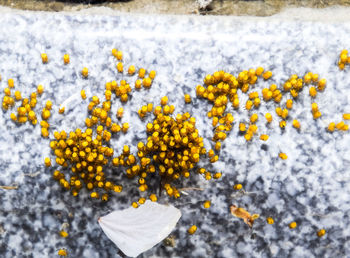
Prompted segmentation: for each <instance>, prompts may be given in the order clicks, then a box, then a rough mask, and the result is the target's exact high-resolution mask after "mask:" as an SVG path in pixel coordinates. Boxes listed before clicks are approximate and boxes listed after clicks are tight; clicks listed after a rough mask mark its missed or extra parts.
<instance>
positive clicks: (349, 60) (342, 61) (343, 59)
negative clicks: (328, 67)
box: [338, 49, 350, 70]
mask: <svg viewBox="0 0 350 258" xmlns="http://www.w3.org/2000/svg"><path fill="white" fill-rule="evenodd" d="M347 64H350V56H348V51H347V50H346V49H343V50H342V51H341V52H340V55H339V61H338V67H339V69H340V70H343V69H344V68H345V66H346V65H347Z"/></svg>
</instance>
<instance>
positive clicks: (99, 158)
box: [50, 125, 122, 201]
mask: <svg viewBox="0 0 350 258" xmlns="http://www.w3.org/2000/svg"><path fill="white" fill-rule="evenodd" d="M96 132H97V135H96V136H95V137H94V136H93V130H92V129H91V128H88V129H86V130H85V131H84V132H83V131H82V130H80V129H79V128H78V129H76V130H75V131H71V132H70V133H69V135H67V133H66V132H65V131H61V132H57V131H55V132H54V137H55V140H53V141H51V142H50V147H51V149H52V151H53V153H54V155H55V156H56V163H57V164H58V165H60V166H62V167H63V168H65V167H68V166H70V168H71V171H72V176H71V177H70V178H69V179H66V177H65V175H64V174H63V173H62V172H60V171H58V170H55V171H54V172H53V177H54V179H56V180H57V181H58V182H59V183H60V185H61V186H62V187H63V188H65V189H67V190H71V192H72V194H73V196H77V195H78V193H79V191H80V190H81V188H82V187H83V186H84V185H85V187H86V188H87V189H88V190H89V191H92V192H91V194H90V196H91V197H92V198H99V196H100V195H99V193H98V192H97V191H93V190H94V189H95V188H97V189H100V190H101V191H103V190H105V191H107V192H108V191H114V192H121V190H122V187H121V186H120V185H116V184H114V183H112V182H111V181H109V180H107V178H106V175H105V173H104V167H105V166H106V165H108V163H109V162H110V161H111V159H112V157H113V154H114V150H113V149H112V148H110V147H108V146H105V145H104V144H106V143H108V141H109V139H110V136H111V133H110V132H109V131H108V130H104V129H103V126H101V125H100V126H98V127H97V129H96ZM101 199H102V200H103V201H107V200H108V194H107V193H105V194H103V195H102V196H101Z"/></svg>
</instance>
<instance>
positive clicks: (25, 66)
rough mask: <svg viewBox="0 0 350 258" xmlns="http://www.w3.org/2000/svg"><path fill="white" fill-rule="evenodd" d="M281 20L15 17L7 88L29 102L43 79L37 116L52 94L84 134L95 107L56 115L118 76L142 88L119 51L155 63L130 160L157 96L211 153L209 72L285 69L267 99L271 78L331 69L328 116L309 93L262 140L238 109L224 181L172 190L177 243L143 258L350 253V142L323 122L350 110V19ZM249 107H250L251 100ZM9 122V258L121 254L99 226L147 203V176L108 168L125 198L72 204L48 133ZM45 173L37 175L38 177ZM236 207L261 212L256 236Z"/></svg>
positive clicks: (69, 126)
mask: <svg viewBox="0 0 350 258" xmlns="http://www.w3.org/2000/svg"><path fill="white" fill-rule="evenodd" d="M280 19H281V18H269V19H249V18H247V19H244V18H229V17H183V16H178V17H174V16H157V17H152V16H127V15H116V16H102V15H96V16H93V15H81V16H80V15H77V14H54V13H31V12H20V13H15V12H11V13H5V12H4V13H2V14H1V16H0V24H1V26H0V74H1V76H2V78H3V81H1V82H0V85H1V88H2V89H3V88H4V87H5V85H6V81H7V79H8V78H11V77H12V78H14V79H15V85H16V86H15V88H16V89H19V90H21V91H22V92H23V95H24V96H27V95H28V94H29V93H30V92H31V91H33V90H34V89H35V87H36V85H38V84H43V85H44V87H45V93H44V94H43V96H42V97H40V98H38V100H39V101H38V107H37V108H36V110H41V108H42V106H43V105H44V103H45V101H46V100H48V99H51V100H53V102H54V104H55V105H54V110H55V112H54V115H53V116H52V117H51V118H50V123H51V124H52V125H55V126H56V127H57V128H58V129H60V130H62V129H65V130H73V129H75V128H77V127H82V128H83V127H84V118H85V116H86V114H87V112H86V110H87V103H88V102H87V100H86V101H83V100H82V101H79V102H77V103H75V105H73V106H71V108H70V109H69V110H67V112H66V114H65V115H64V116H61V115H59V114H58V113H57V110H58V105H59V104H60V103H62V102H63V101H64V100H65V99H66V98H67V97H69V96H70V95H72V94H76V93H79V92H80V90H81V89H87V91H88V97H91V96H92V94H97V95H98V96H101V97H102V96H103V89H104V84H105V82H107V81H111V80H113V79H117V80H120V79H122V78H125V79H127V80H128V81H130V82H133V81H134V80H135V77H132V78H130V77H128V76H121V75H120V74H118V73H117V72H116V69H115V64H116V61H115V60H114V58H113V57H112V56H111V54H110V53H111V49H112V48H114V47H115V48H118V49H120V50H122V51H123V52H124V55H125V64H127V65H128V64H135V65H136V66H137V67H140V66H142V67H145V68H146V69H155V70H156V71H157V77H156V80H155V82H154V84H153V85H152V88H151V89H150V90H144V89H143V90H141V91H140V92H134V93H133V96H132V100H131V101H129V102H128V103H127V104H126V105H125V117H124V118H123V119H122V121H125V122H130V123H131V129H130V131H129V132H128V133H127V134H126V135H120V136H119V137H116V138H114V139H113V140H112V146H114V147H115V149H116V154H120V152H121V146H123V145H124V144H130V145H135V143H136V142H137V141H138V140H139V139H145V138H146V133H145V131H144V127H145V122H142V121H141V120H139V118H138V116H137V113H136V111H137V109H138V108H139V107H140V106H141V105H143V104H145V103H146V102H150V101H151V102H154V103H158V102H159V99H160V97H161V96H164V95H168V96H169V99H170V102H171V103H172V104H174V105H175V107H176V111H177V112H185V111H190V112H191V113H192V114H193V115H194V116H195V117H196V118H197V126H198V128H199V131H200V133H201V134H202V136H204V137H205V144H206V147H209V144H210V143H211V142H210V138H211V137H212V128H211V126H209V124H210V122H211V121H210V120H209V119H208V118H207V117H206V112H207V111H208V110H209V108H210V107H209V106H208V105H207V102H206V101H204V100H202V99H196V98H195V87H196V85H198V84H201V83H202V80H203V78H204V76H205V75H206V74H207V73H213V72H214V71H216V70H221V69H223V70H225V71H228V72H232V73H234V74H237V73H238V72H239V71H241V70H243V69H248V68H251V67H257V66H259V65H262V66H264V67H266V68H268V69H270V70H272V71H273V74H274V75H273V78H272V80H270V81H268V82H263V81H259V83H258V84H257V85H256V89H259V91H260V90H261V89H262V88H263V87H265V86H268V85H269V84H271V83H277V84H278V85H281V84H282V83H283V82H284V81H285V80H286V79H287V78H288V77H289V76H290V75H291V74H294V73H296V74H298V75H301V76H302V75H303V74H304V73H305V72H308V71H312V72H316V73H319V74H320V77H321V78H326V79H327V80H328V85H327V88H326V90H325V92H323V93H321V94H319V96H318V97H317V99H316V102H317V103H318V104H319V108H320V110H321V112H322V114H323V116H322V118H321V119H319V120H317V121H314V120H313V119H312V114H311V112H310V104H311V100H310V99H309V97H308V94H307V91H306V90H305V91H304V92H303V94H302V97H301V98H300V99H299V100H298V101H296V102H295V105H294V108H293V110H292V111H291V112H290V118H289V120H288V125H287V128H286V130H285V131H283V132H282V131H281V130H280V129H279V127H278V121H277V120H275V121H274V122H273V124H272V126H271V127H270V128H266V127H265V124H264V123H263V120H262V119H261V120H259V121H258V126H259V133H267V134H269V135H270V139H269V140H268V141H267V143H266V144H262V142H261V141H260V140H259V139H258V138H255V139H254V140H253V141H252V142H251V143H249V144H247V143H246V142H245V140H244V138H243V137H242V136H240V135H239V134H238V128H237V125H238V122H239V121H247V120H248V113H247V112H246V111H245V110H244V109H243V108H240V110H238V111H234V110H232V109H231V108H230V109H229V110H228V111H231V112H233V115H234V117H235V125H234V128H233V130H232V132H231V133H230V134H229V136H228V138H227V139H226V141H225V142H224V144H223V149H222V151H221V156H220V160H219V162H217V163H215V164H213V170H217V171H221V172H223V178H222V179H221V180H218V181H210V182H207V181H205V180H204V179H203V178H201V177H200V176H199V175H193V176H192V178H191V179H190V180H185V181H184V183H183V186H184V187H189V186H192V187H202V188H205V190H204V191H203V192H201V191H188V192H189V193H190V195H188V196H185V195H184V196H182V198H180V199H177V200H172V199H168V198H166V197H164V196H163V197H162V198H161V200H160V202H161V203H166V202H171V203H172V204H173V205H175V206H176V207H178V208H179V209H181V211H182V214H183V216H182V217H181V219H180V221H179V223H178V226H177V228H176V230H175V231H174V233H173V235H174V236H175V239H176V240H175V242H176V245H175V247H167V246H165V245H164V244H159V245H157V246H155V247H154V248H152V249H151V250H149V251H147V252H146V253H145V254H144V255H143V256H144V257H150V256H155V257H167V256H173V257H176V256H181V257H235V256H247V257H252V256H254V257H271V256H274V257H320V256H327V257H344V256H347V255H349V253H350V244H349V243H350V230H348V229H349V224H350V218H349V215H350V198H349V197H350V174H349V173H350V171H349V165H350V144H349V142H350V135H349V133H339V132H336V133H334V134H329V133H327V132H326V131H325V129H324V128H325V127H326V126H327V124H328V122H330V121H336V122H338V121H340V120H341V114H342V113H344V112H350V94H349V93H350V84H349V83H350V69H347V70H345V71H339V70H338V67H337V65H336V62H337V58H338V55H339V53H340V51H341V49H343V48H350V23H327V22H302V21H291V20H290V21H282V20H280ZM41 52H46V53H47V54H48V57H49V63H48V64H47V65H43V64H42V63H41V59H40V53H41ZM64 53H69V54H70V56H71V63H70V64H69V65H67V66H64V65H63V64H62V63H63V62H62V56H63V54H64ZM127 65H126V66H127ZM84 66H87V67H88V68H89V70H90V76H89V78H88V79H86V80H85V79H82V78H81V76H80V70H81V69H82V68H83V67H84ZM184 93H189V94H191V96H192V97H193V105H185V104H184V100H183V94H184ZM2 95H3V93H2ZM285 97H286V96H285ZM241 100H242V101H241V103H244V100H245V96H242V98H241ZM113 103H114V104H113V112H115V110H116V109H117V108H118V107H120V106H121V103H120V101H119V100H116V99H115V100H114V101H113ZM273 110H274V104H273V103H269V104H267V105H266V104H265V103H263V104H262V106H261V108H260V109H259V110H258V111H257V112H258V114H259V116H260V117H262V116H263V114H264V113H266V112H267V111H270V112H272V113H274V112H273ZM38 112H39V111H38ZM9 115H10V112H2V111H1V112H0V130H1V135H0V143H1V144H0V170H1V174H0V185H10V184H12V183H17V184H18V185H19V189H18V190H1V189H0V226H1V227H0V240H1V241H0V256H2V257H53V256H54V254H56V253H57V250H58V249H59V248H62V247H65V248H67V250H68V252H69V254H70V255H71V257H117V256H118V249H117V248H116V247H115V246H114V244H113V243H112V242H111V241H110V240H108V238H107V237H106V236H105V235H104V234H103V232H102V230H101V229H100V228H99V226H98V223H97V218H98V217H100V216H103V215H105V214H107V213H108V212H109V211H111V210H116V209H120V208H126V207H128V206H129V205H130V203H131V202H132V201H135V200H136V198H137V197H138V195H139V193H138V190H137V187H136V186H137V182H136V181H135V180H133V181H129V180H128V179H126V178H124V177H122V176H120V174H121V172H120V170H114V171H108V172H107V173H110V175H112V176H113V177H114V178H117V179H116V181H119V182H121V184H123V185H124V188H125V191H123V193H121V194H119V195H118V194H115V195H113V196H112V197H111V201H110V202H108V203H106V204H101V203H100V202H95V201H92V200H90V199H89V198H87V191H82V192H81V194H80V196H79V197H78V198H73V197H72V196H71V195H70V193H68V192H65V191H63V190H61V189H60V187H59V186H58V185H57V183H56V182H54V181H53V180H52V179H51V176H50V174H51V172H52V171H51V170H48V169H45V168H44V166H43V159H44V157H46V156H48V155H49V153H50V150H49V141H48V140H47V139H42V138H41V137H40V126H36V127H33V126H31V125H29V124H26V125H21V126H17V125H15V124H14V123H13V122H12V121H10V119H9ZM292 118H298V119H299V121H300V123H301V131H300V133H299V132H297V131H295V130H294V129H293V128H292V127H291V119H292ZM146 121H147V119H146ZM131 150H132V151H135V147H132V149H131ZM280 151H283V152H285V153H287V154H288V159H287V160H286V161H282V160H281V159H279V158H278V153H279V152H280ZM203 164H207V162H203ZM210 167H211V166H209V168H210ZM36 172H39V174H38V175H37V176H34V177H31V176H28V174H30V173H36ZM235 183H242V184H243V186H244V189H245V190H246V191H247V192H249V193H248V194H245V195H240V194H237V193H236V192H235V191H234V190H233V188H232V186H233V185H234V184H235ZM206 199H209V200H211V201H212V207H211V208H210V209H208V210H205V209H203V207H202V201H204V200H206ZM231 204H236V205H239V206H242V207H245V208H246V209H248V210H249V211H251V212H254V213H259V214H261V218H260V219H258V220H257V221H256V223H255V224H254V228H253V230H250V229H249V228H248V226H247V225H245V224H244V223H243V222H242V221H240V220H238V219H237V218H235V217H233V216H232V215H231V214H230V213H229V206H230V205H231ZM268 216H272V217H273V218H274V219H275V221H276V223H275V224H274V225H268V224H267V223H266V221H265V219H266V217H268ZM292 220H295V221H297V222H298V224H299V226H298V227H297V228H296V229H294V230H290V229H289V228H288V223H289V222H291V221H292ZM64 222H68V223H69V224H70V226H69V228H68V232H69V237H68V238H66V239H63V238H60V237H59V235H58V232H59V230H60V229H61V225H62V223H64ZM191 224H196V225H197V226H198V231H197V233H196V234H195V235H193V236H189V235H188V234H187V232H186V230H187V228H188V227H189V226H190V225H191ZM1 228H2V229H1ZM319 228H325V229H326V230H327V234H326V235H325V237H323V238H321V239H319V238H318V237H317V236H316V232H317V230H318V229H319Z"/></svg>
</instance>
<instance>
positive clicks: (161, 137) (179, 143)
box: [126, 98, 221, 198]
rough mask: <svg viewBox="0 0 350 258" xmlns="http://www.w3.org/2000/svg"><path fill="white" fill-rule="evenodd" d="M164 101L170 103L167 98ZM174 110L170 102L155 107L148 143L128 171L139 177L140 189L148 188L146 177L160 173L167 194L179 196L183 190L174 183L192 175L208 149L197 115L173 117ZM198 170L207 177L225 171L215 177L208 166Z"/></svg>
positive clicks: (140, 143)
mask: <svg viewBox="0 0 350 258" xmlns="http://www.w3.org/2000/svg"><path fill="white" fill-rule="evenodd" d="M162 104H166V103H165V101H164V98H163V102H162ZM158 107H159V108H158ZM173 112H174V108H173V106H168V105H164V106H163V108H162V107H160V106H157V107H156V108H155V109H154V115H155V119H154V120H153V123H148V124H147V125H146V130H147V133H148V134H149V137H148V138H147V142H146V143H143V142H139V143H138V145H137V148H138V152H137V156H138V158H139V162H138V164H135V165H134V166H132V167H131V168H128V169H127V170H126V173H127V175H128V176H129V177H134V176H138V177H139V184H140V186H139V189H140V191H145V190H146V189H147V188H148V186H147V183H146V177H147V176H148V175H149V174H151V173H154V172H157V173H158V174H159V176H160V178H161V182H162V186H163V188H164V189H165V190H166V192H167V194H168V195H169V196H173V197H175V198H178V197H180V193H179V191H178V189H177V188H176V187H175V186H173V185H171V183H172V182H173V181H174V180H177V179H179V178H180V177H185V178H187V177H189V176H190V172H191V170H192V169H193V168H194V167H195V166H196V164H197V163H198V161H199V159H200V156H202V155H205V154H206V149H205V148H204V144H203V138H202V137H200V136H199V134H198V130H197V129H196V120H195V118H194V117H191V115H190V114H189V113H184V114H177V115H176V117H175V118H174V117H172V116H171V114H172V113H173ZM198 173H200V174H203V176H204V177H205V178H206V179H207V180H210V179H211V178H212V177H214V178H220V177H221V173H215V174H214V175H213V176H212V175H211V173H210V172H209V171H207V170H205V169H204V168H199V169H198Z"/></svg>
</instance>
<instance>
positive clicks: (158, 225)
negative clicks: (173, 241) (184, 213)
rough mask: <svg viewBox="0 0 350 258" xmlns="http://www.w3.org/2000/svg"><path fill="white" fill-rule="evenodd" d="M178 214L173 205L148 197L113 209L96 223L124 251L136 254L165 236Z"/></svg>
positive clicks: (178, 217)
mask: <svg viewBox="0 0 350 258" xmlns="http://www.w3.org/2000/svg"><path fill="white" fill-rule="evenodd" d="M180 217H181V211H180V210H179V209H177V208H175V207H174V206H171V205H161V204H158V203H156V202H151V201H149V200H147V201H146V202H145V204H143V205H141V206H140V207H138V208H137V209H135V208H133V207H130V208H128V209H125V210H122V211H113V212H111V213H110V214H108V215H106V216H104V217H101V218H99V220H98V222H99V224H100V226H101V228H102V230H103V232H104V233H105V234H106V235H107V236H108V237H109V238H110V239H111V240H112V241H113V243H115V244H116V245H117V246H118V248H119V249H120V250H121V251H122V252H123V253H124V254H126V255H127V256H132V257H136V256H138V255H139V254H140V253H142V252H145V251H146V250H148V249H150V248H152V247H153V246H155V245H156V244H158V243H159V242H160V241H162V240H163V239H164V238H166V237H167V236H168V235H169V234H170V233H171V231H172V230H173V229H174V227H175V225H176V223H177V222H178V220H179V219H180Z"/></svg>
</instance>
